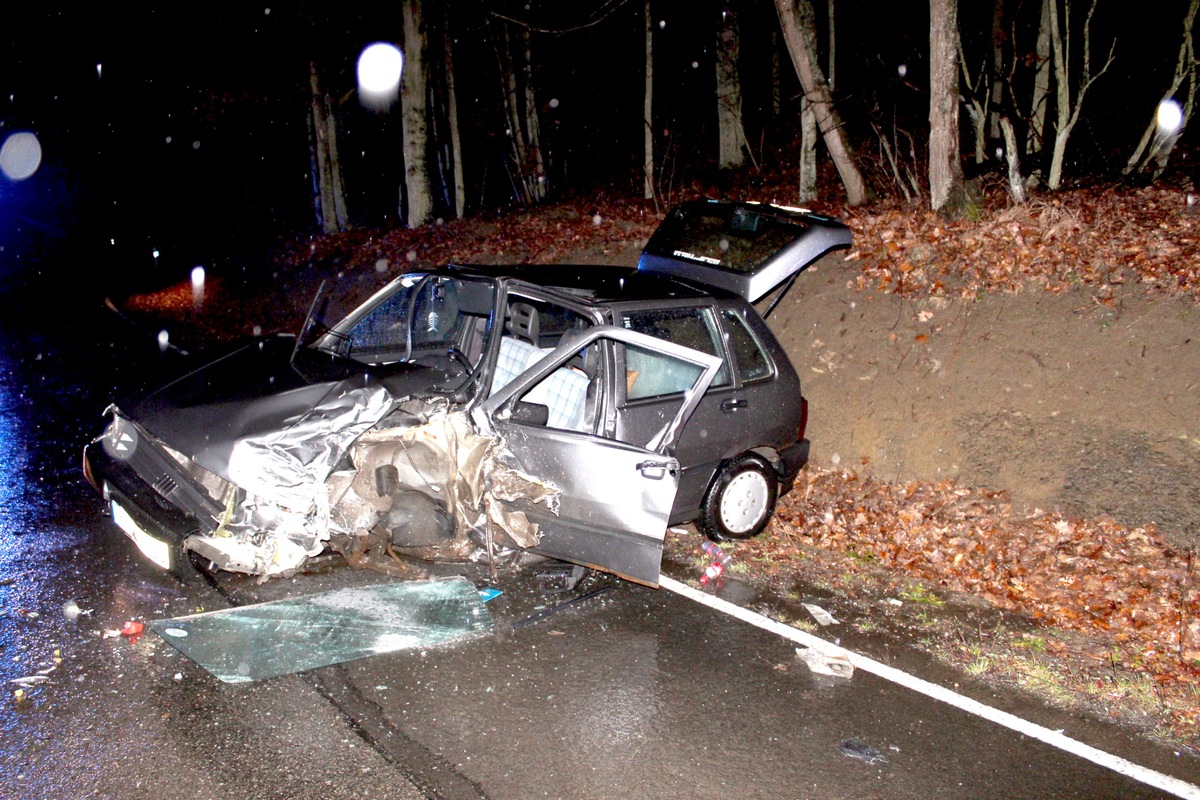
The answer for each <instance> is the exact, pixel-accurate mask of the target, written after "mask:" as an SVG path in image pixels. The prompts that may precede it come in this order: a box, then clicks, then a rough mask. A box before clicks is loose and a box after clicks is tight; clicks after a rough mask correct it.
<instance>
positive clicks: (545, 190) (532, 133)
mask: <svg viewBox="0 0 1200 800" xmlns="http://www.w3.org/2000/svg"><path fill="white" fill-rule="evenodd" d="M521 42H522V43H523V44H524V45H525V47H524V54H525V58H524V60H523V62H522V67H523V69H524V71H525V134H526V143H527V144H528V145H529V152H530V153H531V154H532V155H533V169H534V198H535V200H537V201H538V202H541V201H542V200H545V199H546V196H547V195H548V194H549V193H550V179H549V177H548V175H547V172H546V153H545V148H544V147H543V142H542V122H541V115H540V114H539V113H538V106H537V95H536V94H535V93H534V90H533V39H532V38H531V37H530V35H529V29H528V28H523V29H522V30H521Z"/></svg>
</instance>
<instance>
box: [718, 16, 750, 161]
mask: <svg viewBox="0 0 1200 800" xmlns="http://www.w3.org/2000/svg"><path fill="white" fill-rule="evenodd" d="M740 53H741V41H740V38H739V31H738V22H737V9H736V7H735V6H734V4H733V2H732V1H730V2H727V3H726V4H725V7H724V8H723V9H722V10H721V24H720V25H719V26H718V28H717V58H716V63H717V135H718V159H717V163H718V165H719V166H720V167H721V169H726V168H728V167H740V166H742V165H743V164H745V163H746V151H745V147H746V132H745V130H744V129H743V128H742V83H741V74H740V72H739V70H738V57H739V55H740Z"/></svg>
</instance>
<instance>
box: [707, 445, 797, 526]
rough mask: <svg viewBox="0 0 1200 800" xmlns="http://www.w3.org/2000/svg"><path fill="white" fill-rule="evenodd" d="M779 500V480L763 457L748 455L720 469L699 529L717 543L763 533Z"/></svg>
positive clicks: (711, 488) (710, 490)
mask: <svg viewBox="0 0 1200 800" xmlns="http://www.w3.org/2000/svg"><path fill="white" fill-rule="evenodd" d="M778 497H779V477H778V476H777V475H776V474H775V469H774V468H773V467H772V466H771V465H770V464H768V463H767V462H766V461H765V460H764V459H763V458H762V457H761V456H757V455H754V454H752V453H747V454H745V455H742V456H738V457H737V458H735V459H733V460H732V461H730V462H729V464H727V465H726V466H725V468H724V469H723V470H721V473H720V475H718V476H717V479H716V480H715V481H714V482H713V485H712V486H711V487H710V488H709V490H708V494H707V495H706V496H705V498H704V505H703V507H702V508H701V509H700V521H699V527H700V530H701V532H702V533H704V535H705V536H707V537H708V538H710V539H712V540H713V541H716V542H723V541H727V540H729V539H749V538H750V537H751V536H756V535H758V534H759V533H762V530H763V528H765V527H767V523H768V522H769V521H770V520H771V513H772V512H773V511H774V510H775V500H776V498H778Z"/></svg>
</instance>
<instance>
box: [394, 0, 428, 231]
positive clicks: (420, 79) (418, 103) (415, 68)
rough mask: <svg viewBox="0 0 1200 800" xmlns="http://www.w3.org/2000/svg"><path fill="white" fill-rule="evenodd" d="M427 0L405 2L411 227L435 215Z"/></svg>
mask: <svg viewBox="0 0 1200 800" xmlns="http://www.w3.org/2000/svg"><path fill="white" fill-rule="evenodd" d="M422 2H423V0H405V3H404V54H405V58H404V70H403V73H402V75H401V77H400V105H401V109H402V122H403V128H404V190H405V191H404V196H405V198H406V199H407V201H408V203H407V205H408V214H407V215H406V217H405V219H406V222H407V224H408V227H410V228H416V227H419V226H420V225H423V224H425V222H427V221H428V220H429V217H430V216H431V215H432V214H433V193H432V191H431V190H430V184H429V163H428V156H427V153H428V143H429V128H428V120H427V113H428V100H427V98H426V78H425V50H426V46H427V42H426V39H425V20H424V18H423V15H422V9H421V5H422Z"/></svg>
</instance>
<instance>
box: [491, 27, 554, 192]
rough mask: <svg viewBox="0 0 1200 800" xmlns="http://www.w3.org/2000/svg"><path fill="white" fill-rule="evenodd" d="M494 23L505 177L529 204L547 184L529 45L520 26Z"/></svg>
mask: <svg viewBox="0 0 1200 800" xmlns="http://www.w3.org/2000/svg"><path fill="white" fill-rule="evenodd" d="M497 24H498V26H499V29H498V33H497V37H496V42H497V48H496V58H497V61H498V65H499V71H500V80H501V87H502V90H503V94H504V116H505V120H506V121H507V122H508V139H509V143H510V145H511V151H510V153H509V177H510V179H511V181H512V184H513V191H514V192H515V194H516V195H517V197H519V198H520V200H521V202H522V203H525V204H527V205H533V204H536V203H538V202H540V201H541V200H543V199H544V198H545V197H546V195H547V193H548V192H549V189H550V186H549V181H548V180H547V177H546V161H545V158H544V157H543V154H542V148H541V139H540V136H541V126H540V124H539V118H538V110H537V98H536V94H535V91H534V88H533V64H532V63H531V60H530V59H531V57H532V44H531V42H530V38H529V30H528V29H521V30H520V32H519V33H517V34H515V35H514V34H512V33H510V28H509V25H508V23H507V22H504V21H501V22H498V23H497ZM514 39H516V42H515V43H514Z"/></svg>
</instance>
